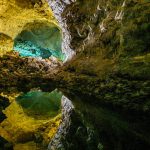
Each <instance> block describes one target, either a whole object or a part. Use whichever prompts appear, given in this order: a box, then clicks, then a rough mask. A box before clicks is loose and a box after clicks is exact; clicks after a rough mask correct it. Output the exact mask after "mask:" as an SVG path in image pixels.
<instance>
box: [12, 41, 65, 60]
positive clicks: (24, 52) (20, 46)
mask: <svg viewBox="0 0 150 150" xmlns="http://www.w3.org/2000/svg"><path fill="white" fill-rule="evenodd" d="M14 50H15V51H17V52H19V54H20V56H22V57H42V58H43V59H45V58H49V57H50V56H54V57H56V58H58V59H59V60H61V61H64V60H65V55H64V54H63V53H62V52H61V50H51V49H45V48H42V47H38V46H36V45H35V44H33V43H32V42H30V41H22V40H16V41H15V44H14Z"/></svg>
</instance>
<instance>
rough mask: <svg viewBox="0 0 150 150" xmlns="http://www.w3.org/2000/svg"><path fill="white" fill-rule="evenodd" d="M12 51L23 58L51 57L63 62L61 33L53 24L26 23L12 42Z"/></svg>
mask: <svg viewBox="0 0 150 150" xmlns="http://www.w3.org/2000/svg"><path fill="white" fill-rule="evenodd" d="M14 50H15V51H17V52H19V54H20V56H23V57H35V58H36V57H41V58H42V59H45V58H49V57H51V56H53V57H56V58H57V59H59V60H61V61H63V60H64V59H65V55H64V54H63V53H62V32H61V29H60V28H59V27H58V26H57V25H56V24H54V23H49V22H42V23H41V22H38V21H35V22H33V23H28V24H26V25H25V26H24V29H23V31H22V32H21V33H20V34H18V36H17V37H16V38H15V40H14Z"/></svg>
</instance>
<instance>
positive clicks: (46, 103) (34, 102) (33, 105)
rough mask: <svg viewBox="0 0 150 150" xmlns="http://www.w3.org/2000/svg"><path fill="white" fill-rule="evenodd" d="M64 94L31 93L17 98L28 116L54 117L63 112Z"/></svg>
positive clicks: (55, 92)
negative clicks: (62, 100)
mask: <svg viewBox="0 0 150 150" xmlns="http://www.w3.org/2000/svg"><path fill="white" fill-rule="evenodd" d="M61 98H62V93H61V92H58V91H57V90H54V91H52V92H51V93H49V92H42V91H31V92H28V93H26V94H22V95H20V96H18V97H17V98H16V101H17V103H18V104H19V105H20V106H21V107H22V108H23V109H24V112H25V113H26V114H27V115H30V116H33V117H36V116H47V117H54V116H56V115H57V114H59V113H60V111H61Z"/></svg>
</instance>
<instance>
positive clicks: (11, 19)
mask: <svg viewBox="0 0 150 150" xmlns="http://www.w3.org/2000/svg"><path fill="white" fill-rule="evenodd" d="M0 16H1V18H0V33H2V34H5V35H7V36H8V37H10V39H13V40H14V39H15V38H16V37H17V35H18V34H19V33H21V32H22V30H28V27H29V28H30V29H31V26H30V25H32V28H33V25H34V29H36V28H39V26H40V27H42V26H43V25H45V24H46V25H45V27H49V28H45V29H44V31H43V29H42V30H41V31H35V32H36V33H37V32H40V33H39V34H43V32H46V33H47V34H48V32H47V30H50V29H51V28H53V31H55V30H56V29H57V30H58V26H57V22H56V20H55V19H54V17H53V14H52V12H51V10H50V8H49V6H48V4H47V3H46V2H45V0H44V1H40V0H36V1H29V0H28V1H24V0H11V1H10V0H0ZM36 22H38V23H37V24H36ZM52 34H53V33H50V34H49V35H47V36H52ZM43 36H44V35H43ZM43 36H42V35H41V38H42V37H43ZM48 38H50V37H48ZM58 38H60V39H59V42H60V40H61V36H58V34H56V35H55V36H52V38H51V39H50V40H52V42H56V39H58ZM40 40H41V39H39V43H40ZM48 40H49V39H47V40H46V43H43V45H45V46H50V45H47V43H48ZM0 42H1V41H0ZM42 42H43V41H42ZM7 44H8V42H6V43H5V46H6V49H10V50H12V43H11V42H10V45H9V46H8V45H7ZM40 44H41V43H40ZM59 44H60V43H59ZM59 44H57V42H56V45H57V48H58V47H59V48H60V45H59ZM58 45H59V46H58Z"/></svg>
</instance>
